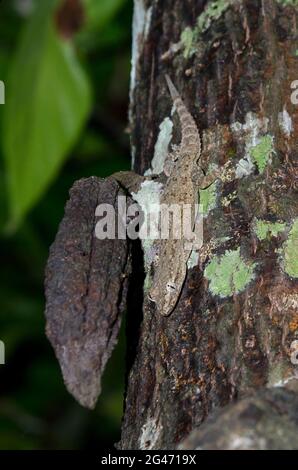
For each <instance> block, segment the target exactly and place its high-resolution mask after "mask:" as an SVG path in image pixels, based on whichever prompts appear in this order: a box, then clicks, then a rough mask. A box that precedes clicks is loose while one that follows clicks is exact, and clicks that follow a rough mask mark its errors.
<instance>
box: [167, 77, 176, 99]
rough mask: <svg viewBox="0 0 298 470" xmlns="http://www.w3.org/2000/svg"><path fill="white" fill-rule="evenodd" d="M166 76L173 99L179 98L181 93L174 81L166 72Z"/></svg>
mask: <svg viewBox="0 0 298 470" xmlns="http://www.w3.org/2000/svg"><path fill="white" fill-rule="evenodd" d="M165 78H166V82H167V85H168V88H169V91H170V95H171V97H172V100H175V99H176V98H179V93H178V91H177V89H176V87H175V85H174V83H173V82H172V80H171V79H170V77H169V75H167V74H166V75H165Z"/></svg>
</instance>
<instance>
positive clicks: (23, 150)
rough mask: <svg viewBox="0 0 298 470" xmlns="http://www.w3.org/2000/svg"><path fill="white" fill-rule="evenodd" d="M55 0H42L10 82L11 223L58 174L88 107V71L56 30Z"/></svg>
mask: <svg viewBox="0 0 298 470" xmlns="http://www.w3.org/2000/svg"><path fill="white" fill-rule="evenodd" d="M55 3H56V1H55V0H43V1H42V2H38V7H37V8H36V10H35V12H34V14H33V16H32V18H31V19H30V21H29V23H28V25H26V28H25V31H24V34H23V35H22V36H21V41H20V44H19V47H18V50H17V52H16V56H15V58H14V60H13V62H12V65H11V70H10V74H9V79H8V84H7V94H6V106H5V111H4V122H3V131H4V132H3V139H4V141H3V145H4V152H5V157H6V165H7V176H8V191H9V200H10V212H11V219H10V226H11V227H12V228H14V227H16V226H17V225H18V224H19V223H20V221H21V220H22V218H23V217H24V215H25V214H26V212H27V211H28V210H29V209H30V208H31V207H32V206H33V205H34V204H35V203H36V202H37V201H38V200H39V198H40V197H41V195H42V194H43V192H44V191H45V189H46V188H47V186H48V185H49V183H50V182H51V181H52V180H53V179H54V177H55V176H56V174H57V172H58V170H59V168H60V167H61V164H62V163H63V161H64V159H65V158H66V156H67V154H68V152H69V151H70V149H71V147H72V145H73V144H74V142H75V140H76V139H77V137H78V134H79V132H80V130H81V128H82V126H83V124H84V122H85V120H86V117H87V115H88V112H89V109H90V102H91V99H90V98H91V97H90V88H89V82H88V80H87V78H86V76H85V73H84V72H83V70H82V68H81V66H80V65H79V63H78V62H77V59H76V56H75V54H74V51H73V49H72V47H71V44H69V43H63V42H62V40H60V39H59V38H58V37H57V33H56V31H55V30H54V26H53V22H52V13H53V7H54V6H55Z"/></svg>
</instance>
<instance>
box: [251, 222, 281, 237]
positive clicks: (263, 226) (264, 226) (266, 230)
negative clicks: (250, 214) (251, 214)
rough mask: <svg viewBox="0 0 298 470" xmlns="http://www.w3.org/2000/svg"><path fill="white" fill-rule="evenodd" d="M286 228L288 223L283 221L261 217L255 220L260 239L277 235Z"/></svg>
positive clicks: (257, 234)
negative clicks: (271, 220)
mask: <svg viewBox="0 0 298 470" xmlns="http://www.w3.org/2000/svg"><path fill="white" fill-rule="evenodd" d="M285 229H286V224H285V223H282V222H268V221H267V220H261V219H256V220H255V222H254V232H255V234H256V236H257V237H258V239H259V240H265V239H266V238H267V237H277V236H278V234H279V233H280V232H283V231H284V230H285Z"/></svg>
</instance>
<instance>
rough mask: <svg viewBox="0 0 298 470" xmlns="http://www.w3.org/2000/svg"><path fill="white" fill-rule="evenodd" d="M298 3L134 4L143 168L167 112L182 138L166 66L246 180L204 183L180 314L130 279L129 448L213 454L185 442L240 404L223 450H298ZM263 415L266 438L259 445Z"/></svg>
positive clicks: (138, 165) (206, 144)
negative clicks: (160, 306)
mask: <svg viewBox="0 0 298 470" xmlns="http://www.w3.org/2000/svg"><path fill="white" fill-rule="evenodd" d="M297 10H298V8H297V2H296V1H295V0H293V1H290V0H288V1H286V0H283V1H282V0H279V1H273V0H263V1H260V0H247V1H240V0H239V1H236V0H235V1H228V0H216V1H203V0H185V1H183V2H181V1H180V0H162V1H161V0H157V1H156V0H135V14H134V31H133V35H134V47H133V61H132V62H133V64H132V66H133V69H132V83H131V112H130V119H131V131H132V149H133V155H134V169H135V170H136V171H137V172H138V173H140V174H144V172H145V170H148V168H150V164H151V162H152V160H153V157H154V162H155V163H154V165H155V166H156V165H157V166H158V162H159V160H162V158H163V154H164V147H165V145H162V143H163V142H168V140H169V138H170V130H171V126H170V124H171V120H173V123H174V126H173V129H174V131H173V139H172V142H174V143H175V142H178V141H179V137H180V136H179V132H180V130H179V125H178V120H177V119H176V115H173V117H171V107H172V103H171V99H170V97H169V94H168V91H167V88H166V82H165V73H168V74H169V75H170V77H171V78H172V80H173V82H174V84H175V86H176V88H177V89H178V90H179V93H180V94H181V96H182V98H183V100H184V102H185V104H186V106H187V107H188V109H189V111H190V112H191V113H192V115H193V117H194V118H195V120H196V122H197V124H198V126H199V128H200V130H201V136H202V142H203V154H202V157H201V163H202V166H203V168H205V169H206V170H208V169H209V168H210V166H212V165H213V166H214V165H218V166H222V165H224V164H225V163H226V162H228V161H229V160H230V161H231V162H232V163H233V165H234V167H235V168H236V173H235V175H236V176H235V178H234V180H233V181H232V182H229V183H215V184H213V185H212V186H211V187H210V188H208V189H207V190H205V191H200V198H201V202H202V203H203V205H204V214H205V216H204V244H203V247H202V248H201V250H200V253H199V256H198V260H197V262H196V263H193V264H194V265H193V267H192V268H191V269H189V270H188V274H187V279H186V282H185V284H184V288H183V292H182V295H181V297H180V300H179V302H178V305H177V306H176V308H175V310H174V312H173V313H172V314H171V315H170V316H169V317H166V318H164V317H161V316H160V315H159V314H158V312H155V311H154V308H153V307H152V305H150V303H149V302H147V303H146V302H144V305H143V308H142V296H144V298H145V294H146V292H145V293H144V294H143V292H142V288H141V282H139V289H138V284H135V285H134V297H133V298H132V294H131V295H130V303H129V311H128V319H127V336H128V346H129V350H128V369H129V370H128V374H127V390H126V400H125V411H124V418H123V426H122V439H121V443H120V445H119V447H120V448H122V449H172V448H175V447H177V445H178V444H179V443H180V445H181V447H182V448H189V445H190V444H189V442H191V446H192V447H190V448H194V447H196V446H200V448H204V447H205V448H210V447H212V443H211V444H210V433H209V434H208V432H206V431H205V434H204V432H202V433H201V434H200V436H198V437H197V438H196V437H194V438H193V440H189V439H190V438H189V439H188V441H187V440H186V441H185V443H183V440H184V439H185V438H186V436H188V435H189V433H190V432H191V431H192V430H194V429H196V428H198V427H199V426H200V425H201V424H202V423H203V422H204V421H205V420H206V418H207V417H208V415H209V414H211V415H212V414H213V412H214V409H219V408H221V407H224V406H225V405H228V404H230V403H231V402H232V403H234V405H229V406H228V407H227V408H226V409H225V410H227V411H225V410H224V413H232V412H233V415H231V414H230V415H229V414H228V417H231V416H233V419H232V418H231V419H230V418H229V419H226V418H225V417H226V416H227V415H224V416H223V415H220V414H219V418H213V423H214V420H216V419H218V421H215V422H217V423H218V425H219V426H222V427H220V428H219V429H218V426H217V430H218V431H219V430H221V429H222V432H223V433H227V436H226V440H223V441H221V444H220V443H219V444H218V443H217V444H216V445H215V444H214V445H213V447H216V446H217V448H222V447H226V448H250V447H256V448H258V446H259V447H260V448H270V446H271V447H278V446H279V445H280V447H284V448H287V447H288V448H293V447H294V446H295V445H296V447H298V437H297V436H298V433H297V428H298V419H297V413H296V414H295V413H294V415H295V416H294V415H293V409H292V408H291V406H294V405H295V403H296V402H297V392H295V386H294V385H295V381H296V378H297V377H298V373H297V372H298V369H297V365H295V364H296V363H297V361H296V345H297V343H295V340H297V339H298V311H297V306H298V288H297V276H298V266H297V238H298V236H297V234H298V219H297V215H298V214H297V213H298V207H297V202H296V201H297V200H296V194H295V157H297V154H298V148H297V143H296V140H297V137H298V115H297V104H295V100H294V99H293V94H294V90H293V89H291V84H292V82H294V81H295V80H296V79H298V59H297V54H298V53H297V44H296V43H295V39H296V37H297V17H298V15H297V13H298V11H297ZM291 98H292V99H291ZM156 162H157V164H156ZM153 170H154V168H153ZM296 181H297V180H296ZM135 251H136V252H137V251H138V249H136V250H135ZM139 253H140V251H139ZM134 263H135V266H136V265H138V266H139V271H141V270H142V268H141V265H142V261H141V258H140V260H139V263H138V262H136V258H135V261H134ZM135 272H136V271H135ZM136 278H138V279H141V278H142V276H139V275H137V276H136ZM276 387H282V388H281V390H280V393H279V392H277V391H276ZM289 387H291V391H289V390H286V389H287V388H289ZM255 393H256V395H254V394H255ZM283 394H284V395H283ZM277 395H278V396H277ZM254 396H255V397H256V398H251V397H254ZM291 397H292V398H293V400H291ZM243 400H246V401H244V402H243ZM247 400H248V401H247ZM239 403H240V405H239ZM241 403H244V405H243V406H242V405H241ZM264 403H265V405H266V406H265V405H264ZM274 403H275V405H274ZM283 403H287V407H286V408H285V409H283V410H282V411H280V407H282V404H283ZM291 403H292V405H291ZM253 405H254V406H253ZM263 405H264V406H263ZM231 406H232V411H229V410H231V408H230V407H231ZM233 406H238V408H237V409H236V410H238V411H239V413H238V414H237V412H235V408H234V411H233ZM274 406H275V408H274ZM277 407H279V410H277ZM256 409H257V410H258V413H256ZM289 409H291V410H290V411H289ZM260 410H261V414H260ZM218 412H219V411H218V410H217V411H216V413H218ZM241 413H242V415H241ZM243 413H246V414H245V416H246V418H247V419H248V421H247V420H246V425H247V426H248V428H247V427H246V428H245V431H243V429H244V428H242V427H241V426H238V425H239V420H238V417H239V416H240V415H241V416H242V417H243V416H244V414H243ZM276 413H277V414H278V416H279V418H278V419H275V418H276ZM236 415H237V419H236V418H235V416H236ZM214 416H215V417H216V416H217V415H216V414H215V415H214ZM264 416H266V419H267V418H268V419H269V424H270V425H271V426H273V432H276V433H277V437H276V439H275V441H274V442H272V441H270V442H269V441H268V440H266V432H268V433H269V432H271V434H272V427H271V428H270V425H269V426H268V419H267V421H266V426H267V427H266V426H263V424H264ZM293 416H294V417H293ZM234 418H235V419H236V421H237V420H238V421H237V423H238V424H237V425H236V424H235V419H234ZM270 420H271V421H270ZM208 422H209V421H208V420H207V422H206V423H204V425H203V426H202V428H201V429H205V430H206V427H205V428H204V426H208ZM223 423H226V424H227V423H228V425H226V427H225V425H224V424H223ZM247 423H248V424H247ZM258 423H259V424H260V428H259V431H260V434H259V435H260V436H261V437H262V433H263V440H261V437H260V439H258V440H256V441H255V443H253V440H252V439H251V437H247V433H248V435H249V436H251V433H253V432H254V429H255V427H256V426H257V424H258ZM209 426H210V429H213V428H212V426H213V427H214V424H212V423H210V424H209ZM262 426H263V427H262ZM277 428H278V429H277ZM268 429H269V431H268ZM270 429H271V431H270ZM207 431H208V427H207ZM194 432H195V433H198V432H199V431H194ZM287 432H289V433H290V434H291V436H290V437H287V435H286V434H285V433H287ZM233 433H234V434H233ZM243 433H246V440H245V439H243V435H244V434H243ZM249 433H250V434H249ZM282 433H284V434H283V435H286V437H285V438H282V437H280V438H279V437H278V436H281V435H282ZM192 435H193V434H192ZM204 435H205V436H206V435H207V436H208V439H209V441H208V443H207V444H206V442H207V441H206V439H205V440H204ZM194 436H195V435H194ZM202 436H203V437H202ZM232 436H233V442H232ZM235 436H236V437H235ZM293 436H295V437H293ZM217 437H218V436H217ZM235 439H236V440H235ZM237 439H238V441H237ZM239 439H240V441H239ZM241 439H242V440H241ZM249 439H250V440H249ZM215 440H216V437H214V442H215ZM235 442H236V444H235ZM237 442H238V444H237ZM239 442H240V444H239ZM260 442H261V443H260ZM183 446H184V447H183ZM208 446H209V447H208Z"/></svg>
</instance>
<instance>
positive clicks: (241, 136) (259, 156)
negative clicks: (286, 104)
mask: <svg viewBox="0 0 298 470" xmlns="http://www.w3.org/2000/svg"><path fill="white" fill-rule="evenodd" d="M268 123H269V120H268V118H258V117H257V115H256V114H254V113H251V112H249V113H247V115H246V117H245V123H244V124H241V123H240V122H234V123H233V124H231V130H232V132H233V134H235V135H236V138H237V139H238V140H239V141H241V140H244V144H245V155H244V158H242V159H241V160H240V161H239V162H238V165H237V166H236V177H237V178H243V177H245V176H248V175H250V174H251V173H253V171H254V164H256V166H257V168H258V170H259V172H260V173H263V171H264V169H265V167H266V165H267V164H268V163H270V162H271V156H272V154H273V153H274V147H273V137H272V136H271V135H270V134H268Z"/></svg>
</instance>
